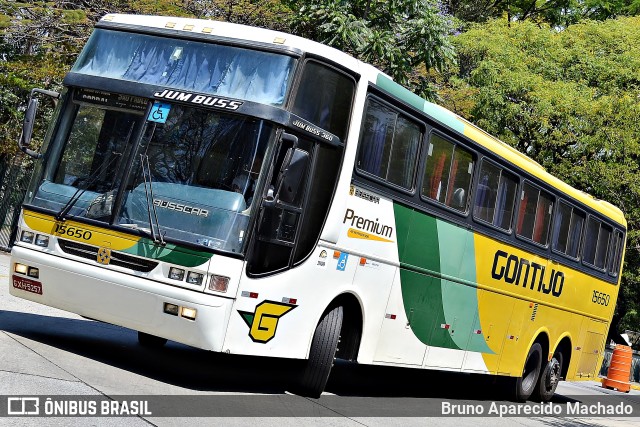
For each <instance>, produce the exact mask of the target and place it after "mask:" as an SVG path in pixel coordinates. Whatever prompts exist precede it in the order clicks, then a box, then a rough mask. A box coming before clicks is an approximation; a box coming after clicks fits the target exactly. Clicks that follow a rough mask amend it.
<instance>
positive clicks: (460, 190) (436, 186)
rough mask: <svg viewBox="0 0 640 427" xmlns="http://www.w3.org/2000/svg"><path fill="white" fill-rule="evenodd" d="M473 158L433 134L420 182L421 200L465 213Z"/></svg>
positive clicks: (461, 149)
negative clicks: (437, 203)
mask: <svg viewBox="0 0 640 427" xmlns="http://www.w3.org/2000/svg"><path fill="white" fill-rule="evenodd" d="M472 176H473V155H472V154H471V153H470V152H469V151H467V150H465V149H463V148H462V147H460V146H456V145H454V144H453V143H451V142H449V141H447V140H446V139H444V138H442V137H441V136H439V135H437V134H435V133H432V134H431V138H430V143H429V152H428V157H427V162H426V165H425V170H424V177H423V180H422V196H423V197H427V198H429V199H432V200H435V201H437V202H440V203H443V204H445V205H446V206H449V207H451V208H454V209H456V210H458V211H460V212H466V210H467V199H468V198H469V188H470V187H471V177H472Z"/></svg>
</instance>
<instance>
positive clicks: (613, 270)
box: [607, 230, 623, 276]
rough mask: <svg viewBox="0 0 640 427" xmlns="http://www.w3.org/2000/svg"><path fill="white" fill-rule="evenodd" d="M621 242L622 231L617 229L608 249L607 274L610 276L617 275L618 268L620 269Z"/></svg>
mask: <svg viewBox="0 0 640 427" xmlns="http://www.w3.org/2000/svg"><path fill="white" fill-rule="evenodd" d="M622 243H623V237H622V233H621V232H620V231H619V230H616V232H615V234H614V237H613V244H612V248H611V250H610V251H609V258H608V262H607V264H608V265H607V270H608V271H609V274H610V275H612V276H617V275H618V270H619V269H620V257H621V256H622Z"/></svg>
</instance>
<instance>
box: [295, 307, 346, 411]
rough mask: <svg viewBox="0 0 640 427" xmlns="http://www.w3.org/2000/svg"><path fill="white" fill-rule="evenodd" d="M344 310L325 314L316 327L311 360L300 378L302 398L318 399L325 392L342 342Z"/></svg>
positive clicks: (339, 309) (334, 309)
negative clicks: (337, 350)
mask: <svg viewBox="0 0 640 427" xmlns="http://www.w3.org/2000/svg"><path fill="white" fill-rule="evenodd" d="M342 319H343V308H342V306H339V307H335V308H333V309H332V310H331V311H329V312H327V313H325V314H324V316H323V317H322V320H320V323H318V326H316V330H315V333H314V334H313V340H312V341H311V350H310V352H309V360H307V363H306V365H305V368H304V370H303V372H302V375H301V377H300V383H299V384H298V386H299V391H298V393H299V394H300V395H302V396H308V397H313V398H316V399H317V398H318V397H320V395H321V394H322V392H323V391H324V388H325V386H326V385H327V381H328V380H329V374H330V373H331V368H332V367H333V361H334V358H335V355H336V349H337V348H338V342H339V341H340V330H341V329H342Z"/></svg>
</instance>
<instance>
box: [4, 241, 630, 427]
mask: <svg viewBox="0 0 640 427" xmlns="http://www.w3.org/2000/svg"><path fill="white" fill-rule="evenodd" d="M9 259H10V258H9V256H8V254H5V253H0V399H7V398H8V397H7V396H34V395H36V396H48V395H49V396H60V395H65V396H84V398H86V399H92V398H99V399H118V397H120V396H122V395H140V396H143V397H144V398H147V397H149V396H173V397H175V398H176V399H180V398H187V399H189V402H190V403H191V406H192V407H193V413H195V414H200V412H199V411H200V410H203V405H204V406H207V405H214V407H215V408H217V409H216V410H217V411H218V412H217V413H220V414H224V415H226V416H224V417H207V418H203V417H200V418H194V417H170V416H157V415H158V412H156V413H155V414H156V415H153V414H152V415H140V416H135V417H89V418H87V417H48V418H35V417H32V418H25V417H5V418H2V417H0V425H11V426H19V425H28V426H31V425H60V426H69V425H77V426H85V425H95V426H110V425H113V426H138V425H140V426H148V425H157V426H174V425H176V426H178V425H188V424H195V425H260V426H270V425H273V426H278V427H284V426H293V425H296V426H297V425H300V424H303V425H331V426H359V425H367V426H393V425H402V426H406V425H435V426H441V425H443V426H456V427H458V426H461V425H473V426H491V427H496V426H514V425H516V426H565V425H566V426H573V425H583V426H586V425H600V426H622V427H625V426H632V425H640V418H622V417H616V416H606V417H598V418H593V417H575V416H574V417H570V418H554V417H530V418H526V417H502V418H495V417H494V418H489V417H483V418H477V417H476V418H469V417H466V418H456V417H431V416H430V417H414V416H411V417H406V416H403V417H398V416H396V415H397V414H398V410H400V411H401V410H403V408H405V407H406V408H409V412H410V410H411V409H412V408H413V409H416V408H425V407H429V405H430V406H431V407H435V406H437V407H438V408H440V405H441V404H442V400H443V399H444V400H445V401H447V402H451V403H457V404H462V403H464V404H471V405H477V404H483V405H485V408H486V407H487V405H488V404H489V403H490V402H498V403H500V402H502V403H500V404H507V402H505V401H504V396H503V395H502V394H501V392H500V391H499V387H496V385H495V384H493V383H492V382H491V381H488V379H487V378H486V377H483V376H469V375H461V374H444V373H431V372H423V371H416V370H406V369H398V368H387V367H371V366H358V365H355V364H347V363H339V364H337V365H336V366H335V367H334V370H333V372H332V376H331V379H330V380H329V384H328V386H327V392H326V393H325V395H323V397H322V398H321V399H320V400H314V399H306V398H302V397H299V396H295V395H292V394H291V393H289V392H288V390H289V389H290V388H291V385H292V384H293V383H294V379H295V375H296V372H297V371H298V369H299V367H300V366H299V363H296V362H291V361H288V360H278V359H276V360H271V359H260V358H252V357H241V356H233V355H225V354H214V353H210V352H207V351H203V350H199V349H195V348H192V347H188V346H184V345H181V344H177V343H174V342H169V343H168V344H167V345H166V346H165V347H164V348H163V349H161V350H149V349H146V348H143V347H141V346H140V345H139V344H138V343H137V336H136V332H134V331H132V330H128V329H125V328H121V327H118V326H113V325H109V324H104V323H100V322H95V321H91V320H87V319H84V318H81V317H79V316H76V315H74V314H71V313H67V312H64V311H60V310H57V309H53V308H50V307H46V306H42V305H39V304H35V303H32V302H29V301H26V300H22V299H19V298H15V297H12V296H11V295H9V292H8V286H9ZM616 394H617V392H614V391H608V390H604V389H602V388H601V387H600V386H599V384H598V383H596V382H576V383H561V384H560V386H559V387H558V391H557V393H556V396H555V397H554V401H556V402H559V404H562V403H564V402H567V401H570V400H571V399H572V397H575V396H585V395H592V396H596V397H599V396H607V395H616ZM638 394H640V393H638V392H635V391H632V393H631V395H635V396H636V397H637V395H638ZM211 396H214V397H211ZM182 402H183V403H185V402H187V401H184V400H183V401H182ZM0 403H2V402H1V401H0ZM215 405H218V406H215ZM349 405H351V406H353V405H359V409H358V410H353V408H351V409H350V408H349V407H348V406H349ZM403 405H404V406H403ZM434 405H435V406H434ZM345 406H347V407H345ZM207 408H208V409H209V411H208V412H207V411H205V412H207V413H211V412H213V413H216V410H213V411H212V410H211V408H209V407H207ZM207 408H205V409H207ZM263 408H264V411H265V414H268V415H269V416H267V417H263V416H261V411H262V410H263ZM385 408H386V409H385ZM394 408H395V409H396V411H394ZM180 409H181V410H182V412H185V411H187V409H186V408H184V407H181V408H180ZM188 410H189V411H191V409H188ZM169 412H170V411H169ZM407 413H408V412H407ZM417 413H418V414H424V412H421V411H419V410H418V411H417ZM165 415H166V411H165ZM246 415H249V416H246ZM383 415H385V416H383ZM638 416H639V417H640V413H639V414H638Z"/></svg>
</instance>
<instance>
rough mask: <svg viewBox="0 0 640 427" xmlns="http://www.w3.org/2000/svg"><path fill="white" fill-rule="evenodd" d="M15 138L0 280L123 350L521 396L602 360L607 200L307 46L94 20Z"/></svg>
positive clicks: (614, 264)
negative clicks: (18, 166)
mask: <svg viewBox="0 0 640 427" xmlns="http://www.w3.org/2000/svg"><path fill="white" fill-rule="evenodd" d="M38 93H40V94H41V95H42V94H44V95H48V96H50V97H53V98H55V99H56V100H57V108H56V113H55V115H54V118H53V120H52V123H51V126H50V131H49V133H48V135H47V137H46V140H45V143H44V145H43V147H42V149H41V150H40V151H39V152H36V151H33V150H31V149H30V148H29V142H30V139H31V138H30V135H31V128H32V125H31V123H32V122H33V118H34V116H35V114H36V105H37V101H36V99H35V98H34V96H35V95H36V94H38ZM20 146H21V148H22V149H23V151H25V152H26V153H27V154H29V155H31V156H33V157H36V158H38V160H37V168H36V171H35V172H34V175H33V179H32V182H31V184H30V188H29V190H28V193H27V195H26V198H25V201H24V205H23V209H22V214H21V219H20V223H19V232H18V235H17V236H18V237H17V241H16V242H15V245H14V246H13V251H12V269H11V275H12V280H11V284H10V288H11V294H12V295H14V296H17V297H21V298H25V299H28V300H31V301H35V302H38V303H41V304H46V305H49V306H53V307H57V308H60V309H63V310H67V311H70V312H74V313H77V314H79V315H81V316H85V317H87V318H91V319H96V320H100V321H103V322H109V323H113V324H116V325H121V326H124V327H127V328H131V329H134V330H136V331H138V337H139V341H140V343H141V344H142V345H146V346H152V347H160V346H162V345H164V343H165V342H166V341H167V340H174V341H178V342H181V343H185V344H188V345H191V346H194V347H198V348H201V349H205V350H210V351H215V352H225V353H230V354H243V355H256V356H266V357H279V358H291V359H305V360H306V363H305V368H304V371H303V372H301V374H300V384H299V391H300V393H304V394H307V395H311V396H319V395H320V393H322V391H323V389H324V387H325V385H326V382H327V379H328V377H329V373H330V371H331V367H332V364H333V361H334V358H335V357H338V358H342V359H346V360H352V361H357V362H358V363H363V364H372V365H388V366H398V367H407V368H414V369H432V370H447V371H455V372H468V373H480V374H488V375H500V376H504V377H510V378H511V381H509V383H510V384H512V385H511V391H512V395H513V398H514V399H516V400H521V401H522V400H526V399H528V398H530V397H531V398H535V399H538V400H543V401H546V400H549V399H550V398H551V396H552V395H553V393H554V391H555V388H556V386H557V384H558V381H559V380H561V379H580V378H591V379H593V378H594V377H595V375H596V372H597V370H598V368H599V366H600V364H601V362H602V357H603V347H604V344H605V343H604V341H605V337H606V335H607V330H608V328H609V325H610V322H611V318H612V314H613V311H614V307H615V304H616V298H617V295H618V289H619V282H620V274H621V272H620V268H621V264H622V258H623V252H624V242H625V235H626V221H625V219H624V217H623V214H622V212H621V211H620V210H619V209H617V208H615V207H614V206H612V205H610V204H608V203H606V202H604V201H600V200H596V199H594V198H592V197H590V196H589V195H587V194H584V193H582V192H580V191H578V190H576V189H573V188H571V187H570V186H569V185H567V184H565V183H563V182H561V181H560V180H558V179H556V178H554V177H553V176H551V175H550V174H548V173H547V172H545V170H544V169H543V168H542V167H541V166H539V165H538V164H537V163H535V162H533V161H532V160H530V159H529V158H527V157H526V156H524V155H523V154H521V153H519V152H517V151H515V150H514V149H512V148H511V147H509V146H507V145H505V144H504V143H502V142H500V141H499V140H497V139H495V138H493V137H491V136H490V135H488V134H486V133H484V132H483V131H481V130H480V129H478V128H477V127H475V126H473V125H472V124H470V123H468V122H466V121H465V120H463V119H462V118H460V117H458V116H457V115H455V114H453V113H451V112H450V111H448V110H446V109H444V108H442V107H439V106H437V105H434V104H432V103H430V102H427V101H425V100H423V99H421V98H419V97H418V96H416V95H414V94H412V93H410V92H409V91H407V90H406V89H404V88H402V87H401V86H399V85H397V84H396V83H394V82H393V81H392V80H391V79H390V78H389V77H387V76H386V75H384V74H383V73H381V72H380V71H379V70H377V69H375V68H374V67H372V66H370V65H367V64H364V63H362V62H359V61H357V60H356V59H354V58H352V57H350V56H348V55H346V54H344V53H342V52H339V51H337V50H335V49H332V48H329V47H327V46H324V45H322V44H319V43H315V42H312V41H309V40H305V39H302V38H299V37H295V36H292V35H289V34H283V33H279V32H274V31H270V30H265V29H258V28H250V27H246V26H240V25H234V24H230V23H223V22H212V21H206V20H197V19H186V18H167V17H149V16H128V15H107V16H105V17H104V18H103V19H102V20H101V21H100V22H99V23H98V24H97V27H96V29H95V31H94V32H93V34H92V36H91V38H90V39H89V41H88V43H87V45H86V46H85V48H84V50H83V51H82V53H81V54H80V56H79V57H78V59H77V62H76V63H75V65H74V66H73V68H72V69H71V71H70V72H69V73H68V74H67V76H66V77H65V79H64V90H63V91H62V93H60V94H58V93H52V92H47V91H42V90H38V89H34V91H33V92H32V100H31V101H30V104H29V108H28V111H27V119H26V121H25V125H24V129H23V136H22V138H21V142H20ZM338 342H340V345H339V346H338ZM212 369H213V368H212Z"/></svg>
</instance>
